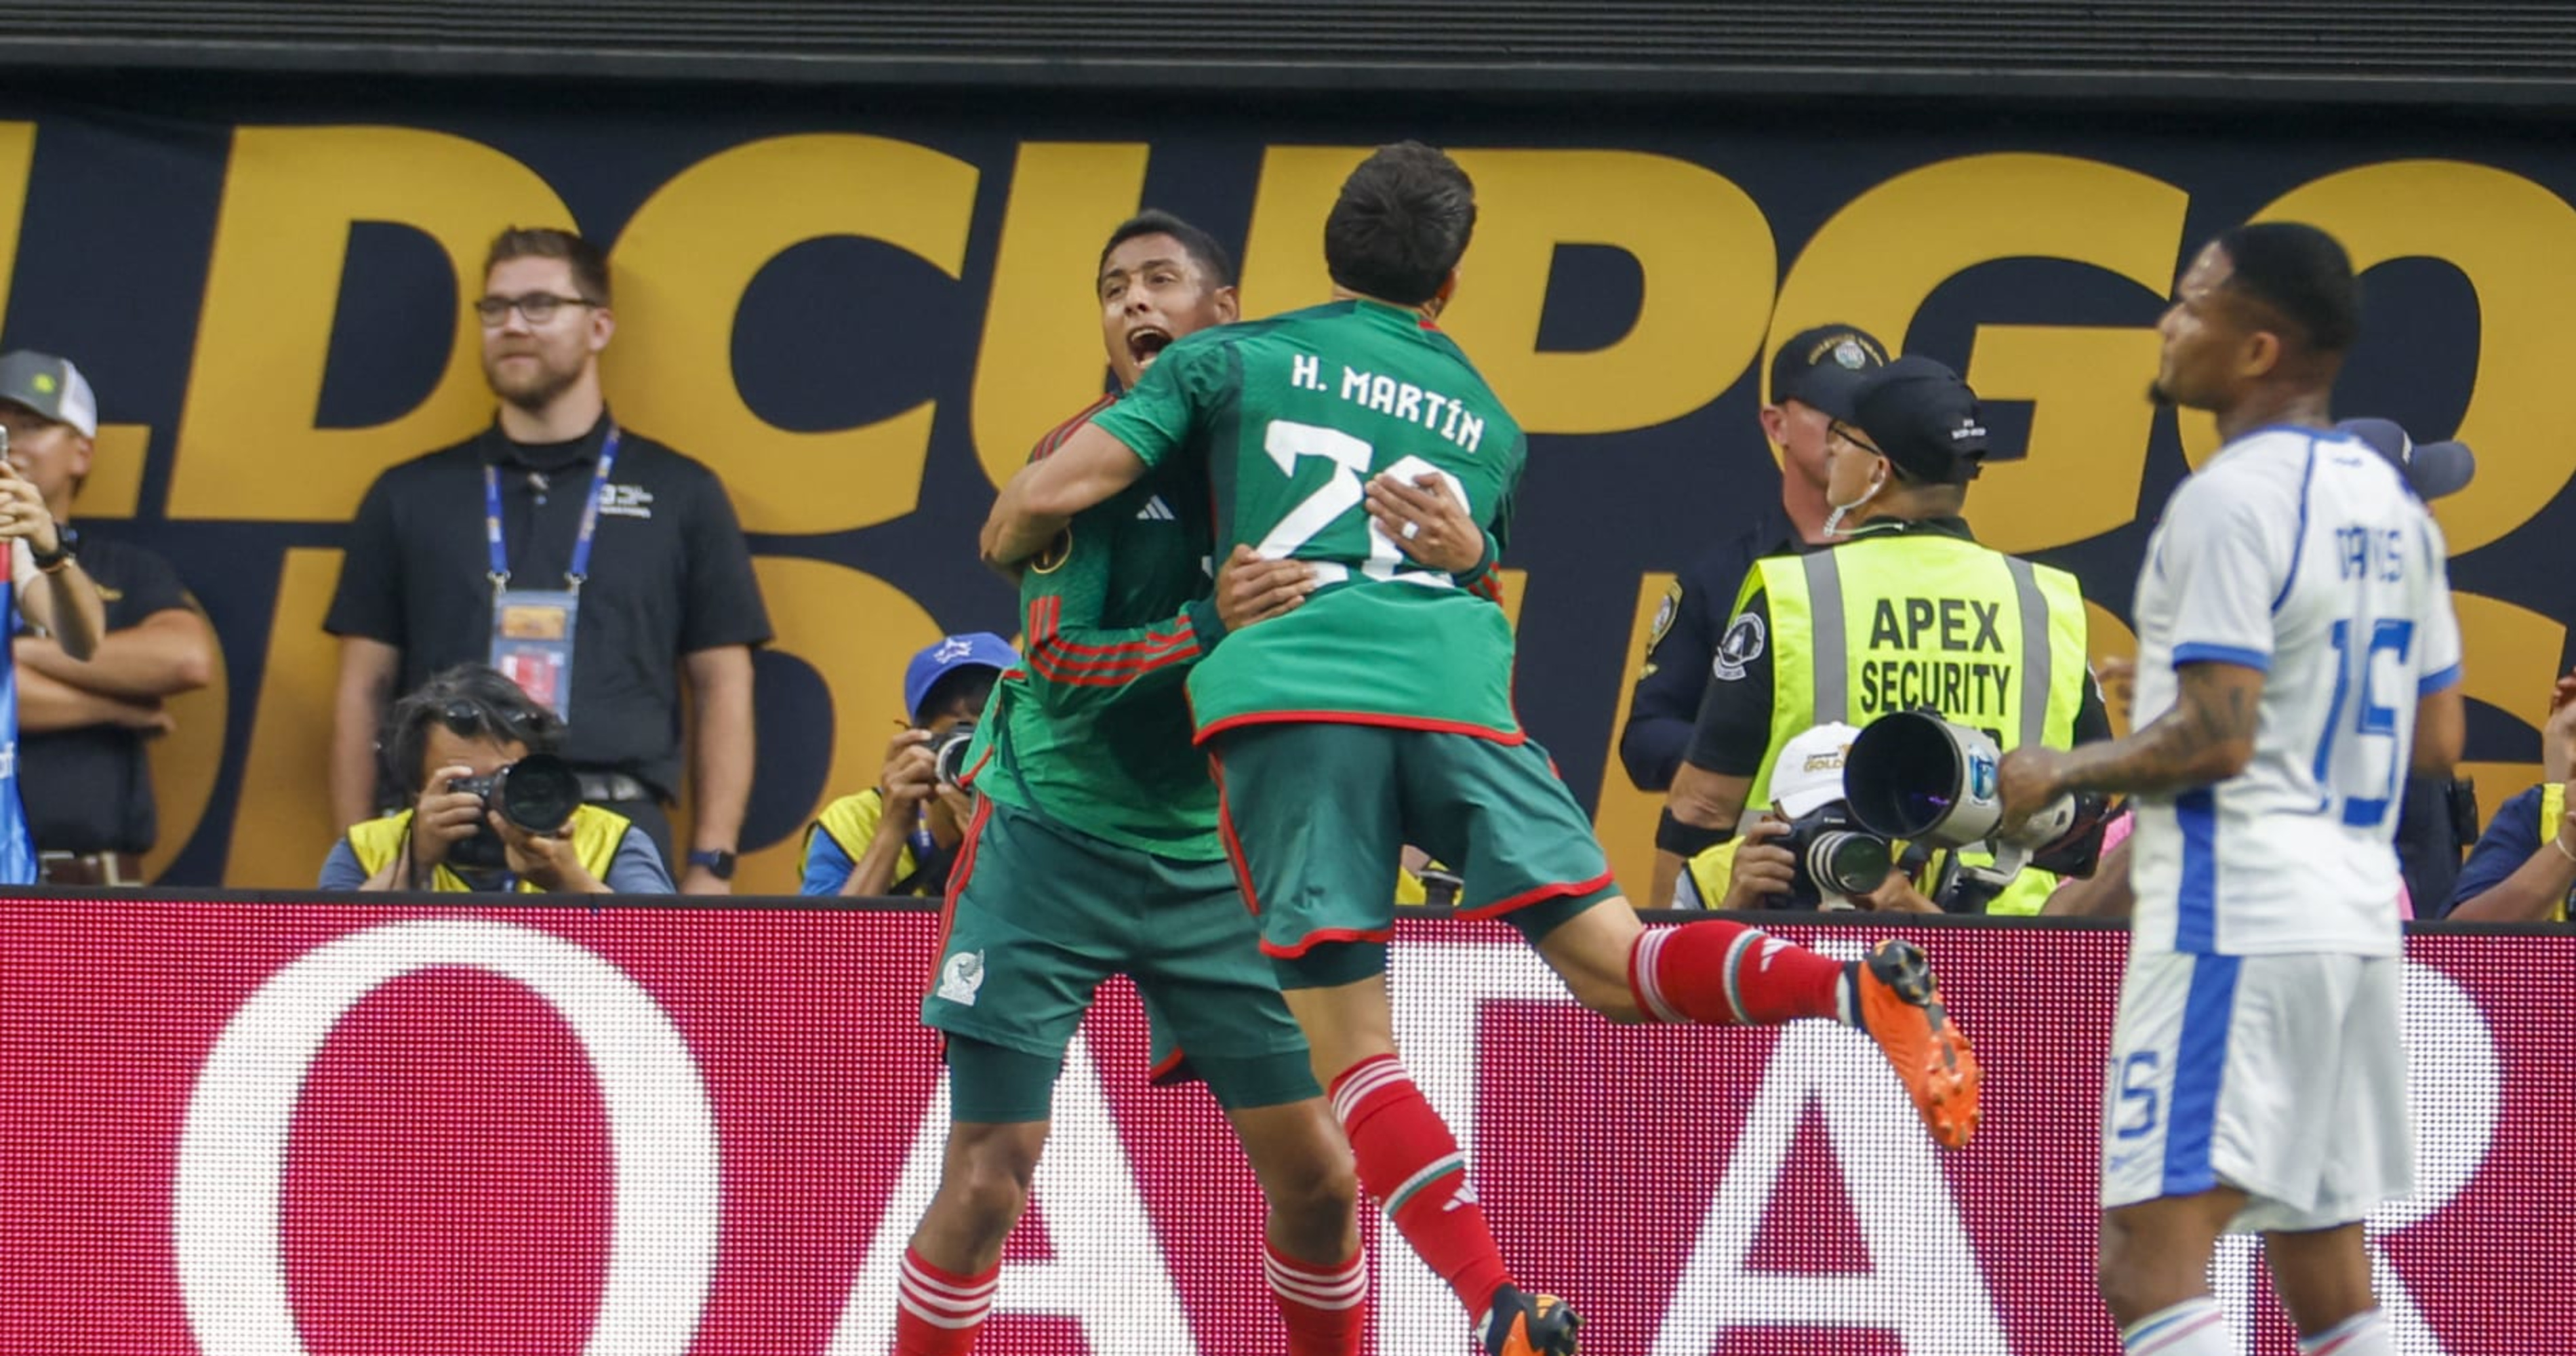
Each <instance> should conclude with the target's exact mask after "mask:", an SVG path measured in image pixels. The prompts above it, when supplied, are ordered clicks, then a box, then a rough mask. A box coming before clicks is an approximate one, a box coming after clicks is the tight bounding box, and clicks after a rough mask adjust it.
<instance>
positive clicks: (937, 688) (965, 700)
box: [912, 664, 1002, 725]
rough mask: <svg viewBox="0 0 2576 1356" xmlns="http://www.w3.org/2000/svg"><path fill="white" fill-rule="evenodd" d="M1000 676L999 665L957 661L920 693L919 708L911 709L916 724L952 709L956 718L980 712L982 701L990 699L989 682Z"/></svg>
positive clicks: (968, 718) (997, 680)
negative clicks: (990, 665)
mask: <svg viewBox="0 0 2576 1356" xmlns="http://www.w3.org/2000/svg"><path fill="white" fill-rule="evenodd" d="M1001 678H1002V671H1001V670H999V669H996V668H990V667H987V666H986V665H983V664H960V665H958V666H957V667H956V668H954V669H951V670H949V671H948V672H946V673H943V674H941V675H940V676H939V681H938V682H935V683H932V684H931V685H930V690H929V691H927V692H924V693H922V694H921V709H920V710H918V711H915V712H913V713H912V718H913V720H914V722H915V723H917V724H921V725H928V724H929V723H930V722H932V721H934V720H937V719H938V718H939V717H941V716H944V715H947V714H949V713H950V712H952V711H953V712H955V713H956V714H957V717H958V719H960V720H973V719H975V718H976V717H977V716H979V715H981V714H982V713H983V710H984V704H985V703H987V702H989V701H991V700H992V699H993V686H994V684H996V683H998V682H1000V681H1001Z"/></svg>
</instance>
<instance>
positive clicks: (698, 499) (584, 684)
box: [322, 415, 770, 796]
mask: <svg viewBox="0 0 2576 1356" xmlns="http://www.w3.org/2000/svg"><path fill="white" fill-rule="evenodd" d="M608 428H609V421H608V418H607V416H606V415H602V416H601V418H600V422H599V423H598V424H597V425H595V426H594V427H593V428H592V429H591V431H590V432H589V433H587V434H585V435H583V436H582V437H580V438H578V439H576V440H574V441H572V442H570V443H556V444H545V445H526V444H520V443H514V442H511V441H510V440H509V439H508V438H506V437H504V436H502V434H501V431H500V429H499V427H498V426H497V425H495V426H494V427H492V428H490V429H486V430H485V431H484V432H482V433H481V434H478V435H476V436H475V437H473V438H471V439H468V440H467V441H465V442H462V443H459V444H457V445H456V446H454V447H451V448H447V449H445V450H444V451H439V452H432V453H430V454H429V455H428V456H425V457H420V458H417V459H415V460H412V461H408V462H405V463H403V464H402V465H400V466H396V467H394V468H392V469H391V470H388V471H386V472H385V473H384V474H383V475H381V476H378V477H377V478H376V483H375V484H374V485H373V486H371V487H369V489H368V490H367V497H366V500H365V501H364V502H363V503H361V504H360V505H359V507H358V516H357V519H356V521H354V522H353V523H351V524H350V526H349V536H348V555H347V557H346V559H344V560H343V561H342V563H341V566H340V587H339V591H338V592H337V593H336V594H334V595H333V596H332V599H331V612H330V615H329V616H328V617H327V618H326V619H325V620H324V621H323V623H322V627H323V629H324V630H326V631H329V632H330V633H331V634H333V635H335V636H363V637H366V638H368V639H371V640H377V641H382V642H384V643H385V644H387V645H391V646H394V647H396V648H397V649H400V650H401V651H402V670H401V675H400V677H399V679H398V680H397V683H396V688H395V690H396V692H397V693H401V692H408V691H411V690H412V689H413V688H416V687H418V686H419V685H420V684H421V682H422V681H423V680H424V679H427V678H428V677H429V676H430V675H432V674H434V673H437V672H438V671H439V670H441V669H444V668H447V667H449V666H451V665H455V664H468V663H482V662H484V661H485V660H487V659H488V658H489V657H490V655H491V650H492V583H491V579H490V577H489V574H490V569H491V557H490V554H489V551H488V549H487V547H486V545H485V539H484V530H483V468H484V467H485V466H486V465H490V466H492V467H494V468H496V469H497V471H498V473H499V475H500V490H501V539H502V543H503V546H504V548H505V550H506V552H507V556H508V560H509V568H510V586H511V587H512V588H514V589H561V588H563V587H564V578H565V572H566V570H568V569H569V568H570V566H571V564H572V550H573V540H574V538H575V537H577V536H578V535H579V534H580V531H581V515H582V509H583V507H584V505H585V504H587V503H588V501H589V497H590V487H591V480H592V477H593V474H594V473H595V472H596V471H597V470H598V466H599V450H600V444H601V443H602V441H603V440H605V438H606V437H607V432H608ZM769 638H770V630H769V613H768V611H767V609H765V608H764V607H762V605H761V601H760V586H759V584H758V582H757V581H756V580H755V579H754V578H753V576H752V570H751V551H750V548H749V547H748V546H747V545H746V544H745V543H744V541H743V537H742V527H741V524H740V523H739V522H738V521H737V520H736V519H735V518H734V513H733V503H732V501H731V500H729V499H727V498H726V497H725V491H724V484H723V482H722V481H720V480H718V479H717V478H716V475H715V473H714V472H713V471H710V470H708V469H707V468H706V467H705V466H703V465H701V464H700V463H698V462H696V461H694V460H692V459H690V458H688V457H685V456H682V455H681V454H679V453H677V452H674V451H672V450H671V449H669V448H667V447H664V446H662V445H661V444H659V443H656V442H654V441H652V440H651V439H649V438H645V437H643V436H641V435H639V434H637V433H636V432H635V431H634V430H632V429H627V430H624V431H623V432H621V434H620V435H619V440H618V452H617V465H616V468H615V470H614V472H613V473H612V475H611V478H610V482H609V485H608V493H607V496H606V497H605V498H604V499H603V501H602V503H601V507H600V514H599V526H598V530H597V533H596V535H595V537H594V538H593V542H592V546H591V556H590V573H589V576H588V579H587V581H586V582H585V583H584V584H583V585H582V588H581V611H580V615H579V617H578V618H577V619H576V620H575V622H574V630H573V664H572V721H571V728H570V730H569V731H568V736H567V739H566V743H565V748H564V756H565V757H566V758H568V759H570V760H571V761H572V762H573V763H575V764H577V765H580V766H582V767H587V768H599V769H614V770H618V771H623V772H627V773H630V774H632V775H634V776H636V777H639V778H641V779H643V780H644V781H646V782H648V783H650V784H652V785H653V786H654V787H655V788H657V789H659V790H660V791H661V792H663V793H664V794H665V795H666V796H668V795H669V794H671V793H673V792H676V791H677V790H678V789H679V781H680V661H681V658H682V657H683V656H685V655H688V654H691V653H694V652H696V651H699V650H709V649H716V648H719V647H721V646H727V645H759V644H763V643H765V642H767V641H768V640H769Z"/></svg>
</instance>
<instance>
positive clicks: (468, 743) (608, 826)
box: [320, 664, 672, 895]
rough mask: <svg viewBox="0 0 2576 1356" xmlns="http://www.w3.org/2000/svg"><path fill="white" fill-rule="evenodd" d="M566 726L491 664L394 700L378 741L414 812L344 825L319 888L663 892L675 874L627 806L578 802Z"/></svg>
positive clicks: (456, 671)
mask: <svg viewBox="0 0 2576 1356" xmlns="http://www.w3.org/2000/svg"><path fill="white" fill-rule="evenodd" d="M563 736H564V727H563V722H562V721H561V720H559V719H557V718H556V716H555V713H554V712H553V711H551V710H548V709H547V708H546V707H544V706H541V705H539V704H537V703H536V702H534V701H532V700H530V699H529V697H528V695H527V693H526V692H525V691H523V690H522V689H521V688H520V687H519V685H518V684H517V683H514V682H512V681H511V680H509V679H508V678H505V677H503V676H502V675H501V674H500V673H498V672H497V671H495V670H493V669H492V668H491V667H489V666H488V665H483V664H460V665H457V666H456V667H454V668H451V669H447V670H445V671H444V672H441V673H440V674H438V675H437V676H436V677H433V678H431V679H430V680H429V681H428V682H426V683H424V684H422V685H421V686H420V688H419V689H418V690H416V691H414V692H413V693H412V694H411V695H410V696H407V697H405V698H403V699H402V700H401V701H398V702H396V703H394V707H393V710H392V711H391V712H390V713H389V714H388V716H387V719H386V722H385V735H384V739H383V741H382V742H381V744H380V745H379V747H380V750H381V752H382V754H383V757H384V760H385V763H386V770H387V773H388V775H390V776H392V777H393V778H394V779H395V780H396V782H397V783H398V784H400V785H403V786H411V787H417V788H419V789H418V791H417V792H415V794H414V796H413V799H412V806H411V808H410V809H407V810H402V811H399V812H397V813H394V814H389V815H385V816H383V817H381V818H377V819H370V820H366V821H364V822H362V823H358V824H353V825H351V826H350V828H349V832H348V834H347V835H346V836H345V837H343V838H342V839H341V840H340V841H339V842H338V843H337V844H335V845H333V847H332V848H331V855H330V856H329V857H327V858H325V859H324V860H323V863H322V879H321V882H320V884H321V888H323V889H325V890H429V891H459V892H464V891H472V892H478V893H483V892H510V891H516V892H519V893H522V894H590V895H597V894H621V895H667V894H670V893H671V892H672V891H671V873H670V871H669V869H668V868H666V867H665V866H664V865H663V864H662V854H661V852H660V850H658V849H657V848H655V847H654V846H653V840H652V838H651V837H650V836H648V835H646V834H645V833H644V831H643V830H641V829H639V828H637V827H636V826H635V825H634V824H633V823H632V822H631V821H629V820H628V819H627V818H626V817H625V816H624V815H621V814H618V813H616V812H615V811H613V810H605V809H601V808H600V807H598V806H596V805H585V804H583V803H582V795H581V779H580V774H579V773H578V772H576V771H575V770H574V768H573V767H572V765H571V764H568V763H566V762H565V761H564V760H563V759H562V757H561V756H560V755H559V753H558V750H559V749H560V748H561V747H562V745H563Z"/></svg>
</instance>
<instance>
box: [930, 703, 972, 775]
mask: <svg viewBox="0 0 2576 1356" xmlns="http://www.w3.org/2000/svg"><path fill="white" fill-rule="evenodd" d="M974 743H975V722H973V721H971V720H961V721H959V722H957V723H956V724H954V725H951V726H949V727H948V728H947V729H946V730H943V731H941V732H940V733H939V734H937V735H935V736H933V737H932V738H931V741H930V766H931V769H932V770H933V771H934V772H936V773H937V774H938V776H939V784H940V785H941V786H945V787H948V788H950V789H951V790H957V791H963V790H965V789H966V783H965V777H966V772H967V767H966V751H967V750H968V749H969V748H972V747H973V746H974Z"/></svg>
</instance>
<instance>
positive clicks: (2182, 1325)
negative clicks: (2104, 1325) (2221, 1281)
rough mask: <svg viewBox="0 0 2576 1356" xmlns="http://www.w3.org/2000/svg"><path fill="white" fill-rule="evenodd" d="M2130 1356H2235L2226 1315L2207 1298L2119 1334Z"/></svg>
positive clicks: (2141, 1321) (2164, 1312)
mask: <svg viewBox="0 0 2576 1356" xmlns="http://www.w3.org/2000/svg"><path fill="white" fill-rule="evenodd" d="M2120 1350H2121V1351H2123V1352H2125V1353H2127V1356H2235V1352H2236V1347H2235V1344H2234V1343H2233V1342H2232V1341H2231V1340H2230V1339H2229V1334H2228V1331H2227V1315H2225V1314H2223V1313H2221V1312H2219V1309H2218V1301H2216V1300H2214V1299H2211V1298H2210V1297H2209V1296H2207V1295H2200V1296H2196V1297H2194V1298H2192V1299H2187V1300H2184V1301H2183V1302H2182V1303H2180V1304H2176V1305H2173V1306H2171V1307H2169V1308H2164V1309H2158V1310H2157V1311H2155V1312H2154V1313H2152V1314H2149V1315H2147V1316H2146V1317H2145V1318H2142V1319H2139V1320H2138V1321H2137V1322H2135V1323H2132V1324H2130V1325H2129V1326H2127V1327H2125V1328H2122V1329H2121V1330H2120Z"/></svg>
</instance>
